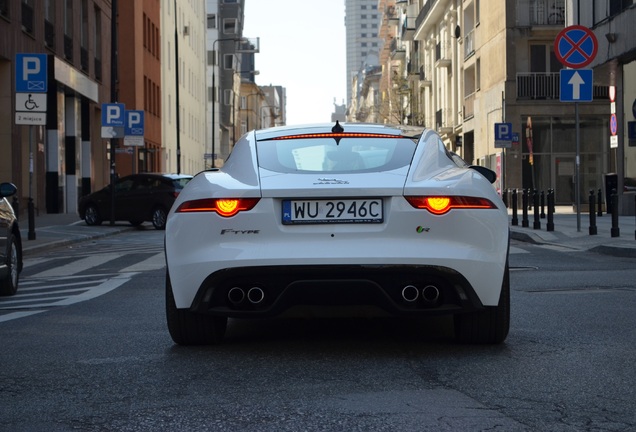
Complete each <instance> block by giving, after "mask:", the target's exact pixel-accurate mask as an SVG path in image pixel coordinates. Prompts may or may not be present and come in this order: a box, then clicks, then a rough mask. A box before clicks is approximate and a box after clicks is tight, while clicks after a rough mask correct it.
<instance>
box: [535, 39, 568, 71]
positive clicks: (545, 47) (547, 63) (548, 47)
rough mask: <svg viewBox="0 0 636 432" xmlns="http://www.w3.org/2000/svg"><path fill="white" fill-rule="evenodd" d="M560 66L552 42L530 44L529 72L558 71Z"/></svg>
mask: <svg viewBox="0 0 636 432" xmlns="http://www.w3.org/2000/svg"><path fill="white" fill-rule="evenodd" d="M561 68H562V66H561V63H560V62H559V60H558V59H557V58H556V54H555V53H554V46H553V44H532V45H530V72H544V73H545V72H553V73H558V72H559V71H560V70H561Z"/></svg>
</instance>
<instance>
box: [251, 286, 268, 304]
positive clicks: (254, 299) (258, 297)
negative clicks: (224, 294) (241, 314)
mask: <svg viewBox="0 0 636 432" xmlns="http://www.w3.org/2000/svg"><path fill="white" fill-rule="evenodd" d="M247 299H248V300H249V302H250V303H252V304H259V303H260V302H262V301H263V300H265V291H263V290H262V289H261V288H259V287H252V288H250V289H249V291H247Z"/></svg>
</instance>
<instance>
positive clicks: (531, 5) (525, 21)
mask: <svg viewBox="0 0 636 432" xmlns="http://www.w3.org/2000/svg"><path fill="white" fill-rule="evenodd" d="M563 25H565V0H517V26H520V27H533V26H563Z"/></svg>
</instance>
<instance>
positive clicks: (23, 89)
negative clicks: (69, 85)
mask: <svg viewBox="0 0 636 432" xmlns="http://www.w3.org/2000/svg"><path fill="white" fill-rule="evenodd" d="M46 59H47V54H24V53H19V54H16V55H15V91H16V93H46V91H47V62H46Z"/></svg>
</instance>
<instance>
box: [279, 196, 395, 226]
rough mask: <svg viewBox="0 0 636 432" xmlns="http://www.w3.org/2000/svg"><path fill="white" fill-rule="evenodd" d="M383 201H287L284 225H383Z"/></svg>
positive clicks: (285, 202)
mask: <svg viewBox="0 0 636 432" xmlns="http://www.w3.org/2000/svg"><path fill="white" fill-rule="evenodd" d="M383 214H384V211H383V207H382V200H381V199H379V198H369V199H344V200H285V201H283V224H285V225H291V224H313V223H315V224H328V223H382V220H383Z"/></svg>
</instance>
